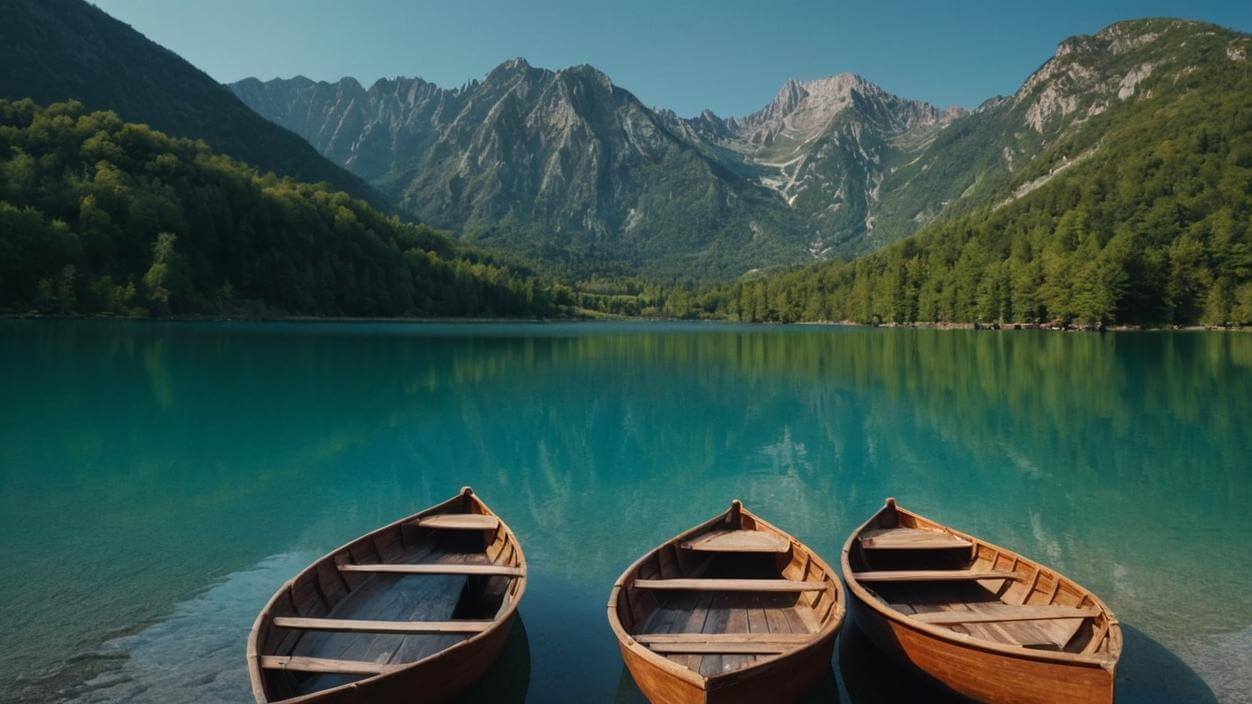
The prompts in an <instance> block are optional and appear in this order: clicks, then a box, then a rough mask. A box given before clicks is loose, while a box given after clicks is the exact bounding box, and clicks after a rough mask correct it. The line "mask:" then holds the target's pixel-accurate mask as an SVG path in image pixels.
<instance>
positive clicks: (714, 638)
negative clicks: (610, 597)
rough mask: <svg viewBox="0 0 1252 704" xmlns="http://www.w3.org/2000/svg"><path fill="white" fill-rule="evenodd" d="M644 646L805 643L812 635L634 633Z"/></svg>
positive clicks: (633, 636) (634, 636)
mask: <svg viewBox="0 0 1252 704" xmlns="http://www.w3.org/2000/svg"><path fill="white" fill-rule="evenodd" d="M631 638H634V639H635V641H636V642H638V643H643V644H644V645H669V644H678V643H721V644H723V645H724V644H726V643H793V644H794V643H807V642H808V641H809V640H811V639H812V638H813V634H812V633H636V634H634V635H632V636H631Z"/></svg>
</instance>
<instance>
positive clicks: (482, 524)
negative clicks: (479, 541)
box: [414, 513, 500, 530]
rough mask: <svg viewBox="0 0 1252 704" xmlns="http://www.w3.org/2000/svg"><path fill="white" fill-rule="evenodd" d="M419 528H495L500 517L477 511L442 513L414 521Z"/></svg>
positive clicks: (498, 523)
mask: <svg viewBox="0 0 1252 704" xmlns="http://www.w3.org/2000/svg"><path fill="white" fill-rule="evenodd" d="M414 524H415V525H417V527H419V528H435V529H438V530H495V529H496V527H498V526H499V525H500V519H498V518H496V517H495V516H484V515H482V514H478V513H443V514H438V515H434V516H426V517H424V518H419V519H417V520H416V521H414Z"/></svg>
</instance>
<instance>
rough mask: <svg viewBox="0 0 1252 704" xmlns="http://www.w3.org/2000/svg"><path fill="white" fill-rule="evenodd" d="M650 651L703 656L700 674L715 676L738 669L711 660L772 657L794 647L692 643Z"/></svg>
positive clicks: (677, 644)
mask: <svg viewBox="0 0 1252 704" xmlns="http://www.w3.org/2000/svg"><path fill="white" fill-rule="evenodd" d="M649 647H650V648H652V650H654V651H656V652H658V653H692V654H696V653H699V654H703V655H704V658H705V663H706V664H704V665H701V667H700V672H701V673H705V672H706V670H708V671H711V672H713V673H714V674H716V673H717V672H721V671H724V670H726V669H731V670H734V669H738V667H736V666H731V667H729V668H727V667H726V665H725V662H724V658H723V660H722V661H721V662H716V661H714V660H713V659H712V658H715V657H718V656H732V657H733V656H743V655H773V654H777V653H785V652H787V651H788V650H791V649H792V648H794V647H796V644H795V643H766V642H762V643H726V642H705V643H702V642H699V641H696V642H692V643H657V644H655V645H650V646H649Z"/></svg>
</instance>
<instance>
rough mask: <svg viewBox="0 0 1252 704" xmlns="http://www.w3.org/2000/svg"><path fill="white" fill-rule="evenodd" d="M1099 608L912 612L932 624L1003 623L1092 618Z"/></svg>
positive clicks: (983, 607) (1009, 607)
mask: <svg viewBox="0 0 1252 704" xmlns="http://www.w3.org/2000/svg"><path fill="white" fill-rule="evenodd" d="M1099 615H1100V610H1099V609H1096V608H1093V607H1087V608H1074V607H1070V606H1015V605H1013V604H990V603H988V604H983V605H981V608H980V609H979V610H977V611H973V610H971V611H937V612H933V613H924V614H914V616H913V618H915V619H917V620H918V621H924V622H926V623H934V624H950V623H1003V622H1008V621H1049V620H1055V619H1065V618H1076V619H1082V618H1092V617H1095V616H1099Z"/></svg>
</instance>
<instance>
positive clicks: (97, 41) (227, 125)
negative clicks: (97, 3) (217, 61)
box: [0, 0, 382, 204]
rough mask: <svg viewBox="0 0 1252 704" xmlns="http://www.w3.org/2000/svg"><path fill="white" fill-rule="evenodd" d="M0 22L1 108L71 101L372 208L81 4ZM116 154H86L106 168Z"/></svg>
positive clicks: (333, 174) (26, 10)
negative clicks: (324, 185) (21, 102)
mask: <svg viewBox="0 0 1252 704" xmlns="http://www.w3.org/2000/svg"><path fill="white" fill-rule="evenodd" d="M0 12H2V13H3V17H4V21H3V22H0V66H3V67H4V69H3V70H0V98H6V99H10V100H16V99H20V98H30V99H32V100H34V101H35V102H36V103H39V104H43V105H47V104H51V103H56V102H61V101H65V100H70V99H73V100H77V101H79V102H81V103H83V104H84V105H86V106H87V109H89V110H111V111H114V112H116V113H117V114H118V115H119V116H121V118H122V119H123V120H125V121H127V122H134V123H143V124H146V125H151V126H152V127H153V128H155V129H157V130H161V131H162V132H165V133H166V134H169V135H172V136H175V137H189V138H193V139H203V140H205V141H206V142H208V143H209V144H210V145H211V146H212V147H213V149H214V151H216V152H218V153H220V154H226V155H228V156H231V157H233V158H235V159H239V160H240V161H244V162H246V163H248V164H250V165H252V166H255V167H256V168H258V169H260V170H261V171H274V172H275V173H278V174H281V175H284V176H290V177H292V178H294V179H297V180H300V181H307V182H321V181H326V182H328V183H330V184H332V185H333V187H334V188H335V189H336V190H343V191H346V192H348V193H349V194H351V195H352V196H354V197H363V198H368V199H372V200H373V201H374V202H375V203H376V204H377V203H381V202H382V199H381V196H378V195H377V194H376V193H375V192H374V191H373V189H371V188H369V187H368V186H366V185H365V184H364V183H362V182H361V180H360V179H358V178H356V177H355V176H353V175H351V174H349V173H348V172H347V171H345V170H343V169H342V168H340V167H338V166H336V165H334V164H332V163H331V162H330V161H328V160H327V159H325V158H324V157H322V156H321V155H320V154H318V153H317V150H315V149H314V148H313V147H312V146H310V145H309V144H308V143H307V142H305V141H304V140H302V139H300V138H299V137H298V136H296V135H295V134H292V133H291V132H288V131H287V130H285V129H283V128H281V127H279V126H278V125H275V124H273V123H272V122H269V121H268V120H266V119H265V118H263V117H261V116H260V115H257V114H256V113H254V112H252V111H251V110H249V109H248V107H247V106H245V105H244V104H243V103H241V102H240V101H239V100H238V99H236V98H235V96H234V95H232V94H231V92H230V90H229V89H227V88H226V87H224V86H222V85H221V84H220V83H218V82H217V81H215V80H214V79H213V78H212V77H211V76H209V75H207V74H205V73H204V72H203V71H201V70H199V69H197V68H196V67H195V66H192V65H191V64H189V63H187V62H186V61H184V60H183V59H181V58H179V57H178V55H177V54H175V53H174V52H172V51H169V50H167V49H165V48H164V47H161V46H159V45H158V44H156V43H154V42H152V41H151V40H149V39H147V38H146V37H144V36H143V35H142V34H140V33H139V32H137V31H135V30H134V29H133V28H131V27H130V26H129V25H127V24H125V23H123V22H120V21H118V20H116V19H114V18H112V17H110V16H109V15H108V14H107V13H105V12H104V11H103V10H101V9H99V8H97V7H94V6H93V5H91V4H89V3H87V2H83V1H82V0H5V2H4V4H3V8H2V10H0ZM115 147H116V145H110V144H107V143H102V144H99V145H93V146H92V147H90V148H89V151H93V150H94V151H93V153H94V154H95V156H96V157H97V159H107V158H109V157H110V156H111V155H112V154H111V153H110V150H112V149H114V148H115Z"/></svg>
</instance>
